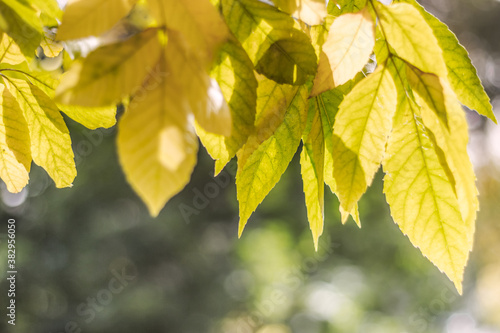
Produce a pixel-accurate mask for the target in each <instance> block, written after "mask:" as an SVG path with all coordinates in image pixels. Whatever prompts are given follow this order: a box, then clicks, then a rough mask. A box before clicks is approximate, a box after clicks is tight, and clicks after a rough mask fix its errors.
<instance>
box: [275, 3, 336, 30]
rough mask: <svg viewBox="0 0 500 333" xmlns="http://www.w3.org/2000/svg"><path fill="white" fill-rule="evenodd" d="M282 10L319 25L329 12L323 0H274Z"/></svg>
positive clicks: (309, 23) (308, 22)
mask: <svg viewBox="0 0 500 333" xmlns="http://www.w3.org/2000/svg"><path fill="white" fill-rule="evenodd" d="M273 2H274V4H275V5H276V6H277V7H278V8H280V9H281V10H283V11H285V12H287V13H289V14H291V15H292V16H293V17H296V18H298V19H299V20H301V21H303V22H304V23H307V24H308V25H318V24H321V23H322V22H323V20H324V19H325V17H326V15H327V14H328V12H327V11H326V2H325V1H323V0H273Z"/></svg>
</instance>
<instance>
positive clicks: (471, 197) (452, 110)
mask: <svg viewBox="0 0 500 333" xmlns="http://www.w3.org/2000/svg"><path fill="white" fill-rule="evenodd" d="M427 82H429V85H431V86H433V87H438V86H439V87H442V88H441V91H442V92H443V94H442V95H441V96H440V97H441V98H442V99H441V101H442V103H443V105H444V106H445V112H446V115H447V117H446V118H447V120H448V121H447V123H446V124H445V123H443V121H442V120H441V119H440V117H439V114H437V113H436V111H435V109H434V108H435V105H436V103H432V102H429V101H428V100H427V99H426V98H425V96H422V95H420V94H419V92H418V91H417V95H416V97H417V101H418V102H419V104H420V105H421V107H422V120H423V122H424V125H425V126H426V127H427V128H428V129H429V130H430V133H431V134H432V135H430V136H429V137H430V139H431V140H432V141H433V144H434V145H435V146H437V147H439V148H440V149H441V150H438V151H437V153H438V155H439V156H440V157H441V158H444V160H445V161H446V164H447V165H448V166H449V168H450V170H449V171H450V172H451V174H449V178H450V181H451V183H452V185H453V186H454V187H455V192H456V195H457V198H458V203H459V207H460V211H461V213H462V218H463V220H464V221H465V223H466V225H467V228H468V233H467V235H468V236H469V242H470V245H469V247H468V248H469V249H471V248H472V242H473V235H474V230H475V221H476V212H477V211H478V210H479V202H478V199H477V195H478V191H477V188H476V185H475V180H476V177H475V175H474V169H473V167H472V163H471V161H470V158H469V155H468V153H467V143H468V138H469V133H468V129H467V120H466V118H465V113H464V111H463V110H462V106H461V105H460V102H459V101H458V99H457V97H456V95H455V94H454V92H453V91H452V90H451V88H450V87H449V86H448V83H447V82H446V81H444V80H443V79H440V78H438V77H436V76H432V74H427Z"/></svg>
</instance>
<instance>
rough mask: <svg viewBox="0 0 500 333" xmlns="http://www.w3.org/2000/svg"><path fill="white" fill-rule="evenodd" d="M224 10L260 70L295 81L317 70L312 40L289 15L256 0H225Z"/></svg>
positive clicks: (301, 81)
mask: <svg viewBox="0 0 500 333" xmlns="http://www.w3.org/2000/svg"><path fill="white" fill-rule="evenodd" d="M222 12H223V14H224V17H225V19H226V23H227V24H228V26H229V28H230V30H231V31H232V32H233V34H234V35H235V36H236V38H237V39H238V40H239V41H240V43H241V45H242V46H243V48H244V49H245V51H246V52H247V53H248V56H249V57H250V60H251V61H252V62H253V64H254V65H255V66H256V70H257V72H259V73H261V74H264V75H265V76H267V77H268V78H270V79H272V80H274V81H276V82H278V83H287V84H294V85H302V84H304V83H305V82H306V80H307V79H308V78H309V76H313V75H315V74H316V68H317V59H316V54H315V52H314V48H313V47H312V45H311V40H310V39H309V37H308V36H307V35H306V34H304V33H303V32H302V31H301V30H300V26H299V25H298V23H297V22H295V21H294V19H293V18H291V17H290V16H289V15H287V14H285V13H283V12H281V11H279V10H278V9H276V8H274V7H273V6H270V5H268V4H265V3H262V2H260V1H255V0H223V1H222Z"/></svg>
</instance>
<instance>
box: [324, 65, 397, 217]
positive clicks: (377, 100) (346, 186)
mask: <svg viewBox="0 0 500 333" xmlns="http://www.w3.org/2000/svg"><path fill="white" fill-rule="evenodd" d="M396 95H397V92H396V87H395V85H394V81H393V79H392V76H391V75H390V73H389V71H388V70H387V68H386V67H384V66H379V68H378V69H377V70H376V71H375V72H374V73H373V74H371V75H370V76H368V77H367V78H365V79H363V80H361V81H360V82H359V83H358V84H357V85H356V86H355V87H354V89H353V90H352V91H351V92H350V93H349V94H348V95H347V96H346V97H345V98H344V100H343V101H342V103H341V104H340V108H339V111H338V113H337V116H336V117H335V124H334V126H333V164H334V167H333V175H334V177H335V181H336V183H337V194H338V197H339V200H340V204H341V205H342V209H343V210H344V211H347V212H352V211H353V208H354V206H355V204H356V203H357V202H358V200H359V199H360V198H361V196H362V195H363V193H365V191H366V188H367V187H368V186H369V185H370V184H371V182H372V180H373V177H374V175H375V173H376V171H377V170H378V168H379V166H380V162H381V161H382V158H383V156H384V150H385V144H386V142H387V137H388V135H389V133H390V131H391V125H392V117H393V115H394V112H396V105H397V96H396Z"/></svg>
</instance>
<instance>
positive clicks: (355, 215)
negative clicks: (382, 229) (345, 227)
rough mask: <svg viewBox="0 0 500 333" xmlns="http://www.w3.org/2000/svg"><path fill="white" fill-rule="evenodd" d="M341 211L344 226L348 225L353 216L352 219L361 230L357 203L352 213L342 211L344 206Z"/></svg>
mask: <svg viewBox="0 0 500 333" xmlns="http://www.w3.org/2000/svg"><path fill="white" fill-rule="evenodd" d="M339 211H340V216H341V220H342V224H346V223H347V220H348V219H349V216H351V217H352V219H353V220H354V222H355V223H356V225H357V226H358V227H359V228H361V220H360V219H359V210H358V204H357V203H356V204H355V205H354V208H353V209H352V211H351V212H350V213H349V212H346V211H345V210H344V209H342V206H340V207H339Z"/></svg>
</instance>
